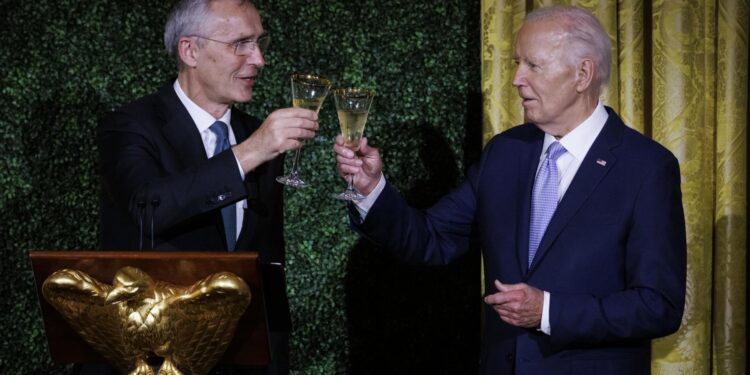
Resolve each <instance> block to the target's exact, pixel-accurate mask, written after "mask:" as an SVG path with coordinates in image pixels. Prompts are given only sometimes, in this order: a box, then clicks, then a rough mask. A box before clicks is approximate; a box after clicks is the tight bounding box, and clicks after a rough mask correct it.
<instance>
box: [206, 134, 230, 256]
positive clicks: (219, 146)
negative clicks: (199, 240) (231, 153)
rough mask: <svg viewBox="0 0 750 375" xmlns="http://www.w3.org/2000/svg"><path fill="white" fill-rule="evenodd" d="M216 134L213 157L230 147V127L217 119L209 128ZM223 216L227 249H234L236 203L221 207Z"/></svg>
mask: <svg viewBox="0 0 750 375" xmlns="http://www.w3.org/2000/svg"><path fill="white" fill-rule="evenodd" d="M209 129H210V130H211V131H212V132H213V133H214V134H216V148H215V149H214V154H213V155H212V156H211V157H214V156H216V155H218V154H219V153H220V152H222V151H224V150H226V149H228V148H229V129H228V128H227V124H225V123H223V122H221V121H216V122H214V123H213V124H212V125H211V127H210V128H209ZM221 217H222V218H223V219H224V235H225V236H226V239H227V249H228V250H229V251H234V248H235V246H236V244H237V211H236V208H235V205H234V204H230V205H229V206H226V207H224V208H222V209H221Z"/></svg>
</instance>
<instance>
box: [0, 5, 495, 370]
mask: <svg viewBox="0 0 750 375" xmlns="http://www.w3.org/2000/svg"><path fill="white" fill-rule="evenodd" d="M172 4H173V2H171V1H168V2H163V1H157V0H139V1H135V2H133V1H130V0H127V1H126V0H107V1H100V0H39V1H11V0H0V15H2V16H0V18H1V19H2V20H0V139H1V140H0V147H2V148H1V149H0V186H1V188H0V249H1V250H2V254H1V255H0V262H1V263H0V270H1V271H2V278H1V280H2V282H0V290H1V291H2V299H0V309H1V310H0V311H2V319H0V334H1V337H0V373H3V374H31V373H34V374H42V373H65V372H67V371H68V370H69V367H66V366H60V365H55V364H52V363H50V362H49V360H48V355H47V349H46V345H45V337H44V332H43V328H42V325H41V319H40V315H39V311H38V307H37V302H36V300H37V296H36V294H35V291H34V288H33V283H34V280H33V276H32V274H31V271H30V267H29V262H28V259H27V256H28V251H29V250H32V249H55V250H67V249H95V248H97V244H98V196H99V183H98V177H97V160H96V155H97V150H96V145H95V143H94V134H95V131H96V126H97V124H98V122H99V120H100V119H101V118H102V117H103V116H104V114H105V113H106V112H107V111H110V110H112V109H113V108H116V107H117V106H119V105H121V104H123V103H126V102H129V101H131V100H134V99H136V98H137V97H140V96H142V95H145V94H147V93H151V92H153V91H155V90H157V88H159V87H160V86H161V85H163V84H165V83H169V82H171V81H172V80H173V79H174V78H175V77H176V68H175V67H174V65H173V63H172V61H170V60H169V58H168V57H167V56H166V55H165V53H164V52H163V46H162V43H161V40H162V32H163V25H164V21H165V18H166V15H167V13H168V10H169V8H171V6H172ZM256 4H257V5H258V8H259V9H260V11H261V17H262V19H263V23H264V27H265V29H266V30H267V31H268V32H269V33H270V34H271V35H272V42H271V46H270V48H269V51H268V52H267V53H266V55H265V57H266V60H267V67H266V68H265V69H264V70H263V71H262V73H261V76H260V78H259V82H258V84H257V85H256V86H255V87H256V88H255V93H254V96H253V97H254V100H253V102H252V103H250V104H247V105H242V106H241V107H242V108H243V109H245V110H246V111H248V112H249V113H251V114H253V115H255V116H258V117H264V116H265V115H267V114H268V113H270V112H271V111H273V110H274V109H277V108H280V107H285V106H289V104H290V102H291V99H290V95H289V79H288V77H289V75H290V73H292V72H295V71H301V72H313V73H317V74H320V75H324V76H327V77H329V78H331V79H333V80H334V83H335V85H362V86H367V87H370V88H374V89H375V90H376V91H377V92H378V96H377V97H376V99H375V103H374V105H373V110H372V112H371V115H370V118H369V122H368V124H367V129H366V130H365V133H366V135H367V136H368V137H369V138H370V140H371V143H372V144H374V145H375V146H377V147H381V149H382V153H383V157H384V160H385V163H386V171H385V172H386V177H387V178H388V179H389V181H391V182H393V183H394V184H395V186H396V187H397V188H398V189H400V190H401V191H402V192H403V193H404V194H405V195H406V196H407V197H408V199H409V200H410V201H411V202H412V203H413V204H414V205H416V206H419V207H425V206H428V205H430V204H432V203H433V202H434V201H435V200H436V199H437V198H438V197H439V196H441V195H442V194H444V193H445V192H447V191H449V190H450V189H451V188H452V187H454V186H455V185H456V184H457V183H458V182H459V181H460V180H461V179H462V176H463V173H464V171H465V169H466V166H467V165H468V164H469V163H470V162H472V161H474V160H475V159H476V157H477V156H478V154H479V152H480V149H481V97H480V94H479V93H480V88H479V85H480V61H479V56H480V53H479V40H480V35H479V14H480V12H479V0H468V1H467V0H453V1H440V2H433V1H426V0H419V1H410V0H378V1H375V0H362V1H357V2H353V1H348V0H331V1H312V2H308V1H300V0H296V1H295V0H273V1H272V0H261V1H257V2H256ZM320 124H321V129H320V131H319V132H318V136H317V138H316V139H315V140H313V141H310V142H307V144H306V145H305V148H304V149H303V150H302V155H301V161H302V164H301V167H300V168H301V171H302V173H303V175H304V176H305V177H306V179H307V181H308V182H310V183H311V184H312V188H309V189H305V190H292V189H287V190H286V208H285V210H286V211H285V215H286V226H285V233H286V238H287V244H288V246H287V257H288V268H287V281H288V292H289V298H290V303H291V309H292V319H293V324H294V331H293V333H292V357H291V361H292V370H293V372H294V373H298V374H344V373H352V374H381V373H386V374H398V373H404V374H421V373H431V374H463V373H473V372H476V365H477V360H478V358H477V357H478V352H479V332H480V306H481V299H480V289H479V287H480V279H479V273H480V263H479V254H478V252H476V251H475V252H472V253H471V254H469V255H467V256H465V257H464V258H462V259H459V260H458V261H457V262H456V263H455V264H453V265H451V266H448V267H424V266H413V265H404V264H401V263H399V262H397V261H396V260H395V259H394V258H392V257H391V256H390V255H388V254H387V253H386V252H384V251H383V250H381V249H377V248H374V247H373V246H372V245H371V244H369V243H367V242H365V241H361V240H359V239H358V238H357V237H356V236H355V235H354V234H353V233H352V232H351V231H350V230H349V229H348V227H347V216H346V211H345V206H344V204H343V203H341V202H338V201H335V200H333V199H331V198H330V195H331V193H333V192H338V191H340V190H342V189H343V188H344V183H343V181H341V180H340V179H339V178H338V176H337V175H336V173H335V170H334V163H335V161H334V157H333V152H332V151H331V143H332V141H333V138H334V137H335V135H336V134H337V133H338V122H337V120H336V116H335V111H334V109H333V105H332V102H331V100H330V99H329V100H327V101H326V103H325V104H324V105H323V109H322V111H321V120H320ZM290 160H291V158H288V161H290Z"/></svg>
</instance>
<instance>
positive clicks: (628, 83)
mask: <svg viewBox="0 0 750 375" xmlns="http://www.w3.org/2000/svg"><path fill="white" fill-rule="evenodd" d="M552 4H564V5H576V6H579V7H582V8H585V9H588V10H589V11H591V12H592V13H593V14H594V15H596V16H597V18H599V20H600V21H601V22H602V24H603V26H604V28H605V30H606V31H607V32H608V33H609V36H610V41H611V42H612V78H611V81H610V84H609V87H608V88H607V90H606V91H605V92H604V93H603V94H602V97H601V98H602V101H603V102H604V103H605V104H606V105H608V106H610V107H612V108H614V109H615V111H617V112H618V113H619V114H620V115H621V117H622V118H623V120H624V121H625V122H626V123H627V124H628V125H630V126H631V127H633V128H634V129H636V130H638V131H640V132H642V133H643V134H645V135H647V136H649V137H651V138H653V139H655V140H656V141H658V142H659V143H661V144H662V145H664V146H665V147H667V148H668V149H670V150H671V151H672V152H673V153H674V154H675V156H677V158H678V159H679V161H680V168H681V173H682V193H683V205H684V208H685V219H686V225H687V243H688V280H687V299H686V306H685V315H684V317H683V322H682V326H681V327H680V330H679V331H678V332H677V333H675V334H673V335H671V336H668V337H664V338H661V339H657V340H654V341H653V344H652V345H653V352H652V366H651V367H652V372H653V373H654V374H708V373H713V374H732V375H733V374H744V373H745V372H746V368H745V353H746V338H745V336H746V329H745V324H746V323H745V303H746V301H745V299H746V298H745V296H746V294H745V289H746V270H745V265H746V251H747V249H746V248H747V233H746V228H747V217H746V215H747V168H748V167H747V134H746V131H747V130H746V129H747V126H748V110H747V106H748V28H749V27H748V20H749V19H750V10H749V8H750V6H749V5H748V2H747V0H726V1H717V0H691V1H685V0H682V1H678V0H663V1H659V0H656V1H641V0H620V1H614V0H602V1H595V0H593V1H528V0H482V7H481V12H482V13H481V27H482V30H481V39H482V40H481V48H482V51H481V52H482V94H483V110H484V117H483V133H482V134H483V140H484V141H485V142H486V141H487V140H488V139H489V138H490V137H492V136H493V135H494V134H496V133H498V132H501V131H503V130H506V129H508V128H510V127H512V126H515V125H518V124H520V123H521V122H522V121H523V111H522V107H521V103H520V101H519V98H518V93H517V91H516V89H515V88H514V87H513V86H512V84H511V82H512V80H513V74H514V73H515V64H514V63H513V45H514V41H515V34H516V32H517V31H518V29H519V28H520V26H521V23H522V21H523V17H524V16H525V15H526V14H527V13H528V12H530V11H531V10H533V9H535V8H537V7H541V6H545V5H552Z"/></svg>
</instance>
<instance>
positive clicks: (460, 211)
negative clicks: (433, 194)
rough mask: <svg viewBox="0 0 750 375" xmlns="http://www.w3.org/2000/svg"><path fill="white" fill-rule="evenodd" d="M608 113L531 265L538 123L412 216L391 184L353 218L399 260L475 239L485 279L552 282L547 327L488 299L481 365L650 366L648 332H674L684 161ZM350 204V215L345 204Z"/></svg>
mask: <svg viewBox="0 0 750 375" xmlns="http://www.w3.org/2000/svg"><path fill="white" fill-rule="evenodd" d="M607 111H608V112H609V119H608V121H607V123H606V124H605V126H604V128H603V129H602V132H601V133H600V134H599V136H598V137H597V139H596V141H595V142H594V143H593V145H592V147H591V149H590V150H589V152H588V154H587V155H586V158H585V160H584V161H583V163H582V164H581V166H580V168H579V170H578V172H577V173H576V175H575V177H574V179H573V181H572V182H571V185H570V187H569V188H568V190H567V192H566V193H565V195H564V196H563V198H562V200H561V202H560V204H559V206H558V208H557V211H556V212H555V214H554V216H553V217H552V219H551V221H550V223H549V226H548V228H547V231H546V233H545V234H544V237H543V238H542V241H541V244H540V246H539V250H538V252H537V255H536V257H535V259H534V262H533V263H532V265H531V267H529V266H528V265H527V263H528V261H527V254H528V241H529V217H530V206H531V190H532V186H533V184H534V177H535V174H536V170H537V165H538V163H539V156H540V155H541V150H542V144H543V140H544V133H542V131H540V130H539V129H538V128H537V127H536V126H534V125H533V124H524V125H521V126H517V127H515V128H513V129H510V130H508V131H506V132H504V133H502V134H500V135H497V136H496V137H494V138H493V139H492V140H491V141H490V142H489V143H488V144H487V146H486V148H485V150H484V152H483V154H482V157H481V160H480V161H479V162H478V163H477V165H475V166H473V167H472V168H471V169H470V170H469V172H468V175H467V178H466V180H465V181H464V182H463V183H462V184H461V185H460V186H459V187H458V188H457V189H456V190H454V191H453V192H451V193H450V194H448V195H447V196H445V197H444V198H443V199H441V200H440V201H439V202H438V203H437V204H436V205H435V206H433V207H432V208H430V209H428V210H426V211H424V212H420V211H417V210H413V209H411V208H409V207H408V206H407V204H406V202H405V201H404V200H403V198H401V196H400V195H398V193H396V192H395V190H394V189H393V187H392V186H391V185H390V184H388V185H386V188H385V190H384V191H383V193H382V194H381V196H380V197H379V198H378V199H377V201H376V202H375V204H374V205H373V207H372V208H371V210H370V211H369V213H368V216H367V217H366V219H365V221H364V222H359V221H360V220H359V219H358V215H357V216H355V215H352V221H353V225H354V227H355V228H356V229H357V230H358V231H360V232H361V233H362V234H364V235H365V236H367V237H368V238H370V239H372V240H374V241H375V242H377V243H379V244H380V245H382V246H383V247H386V248H388V249H393V250H395V251H396V253H397V254H398V255H400V256H401V257H403V258H404V259H406V260H408V261H413V262H421V263H431V264H445V263H448V262H450V261H451V260H453V259H455V258H456V257H458V256H460V255H461V254H462V253H463V252H465V251H467V249H468V248H469V242H470V241H471V240H478V241H479V243H480V245H481V248H482V251H483V254H484V271H485V290H486V291H487V293H494V292H495V291H496V288H495V287H494V285H493V281H494V280H495V279H497V280H500V281H501V282H503V283H508V284H513V283H521V282H523V283H527V284H529V285H531V286H534V287H537V288H539V289H542V290H545V291H548V292H550V296H551V297H550V318H549V319H550V325H551V335H550V336H548V335H546V334H544V333H541V332H538V331H537V330H535V329H522V328H517V327H513V326H510V325H508V324H506V323H504V322H503V321H502V320H500V319H499V317H498V316H497V313H496V312H495V311H494V310H492V309H491V308H490V307H489V306H486V307H485V316H486V319H485V327H484V338H483V341H484V342H483V345H482V353H481V358H480V363H481V368H482V372H483V373H485V374H511V373H516V374H576V375H577V374H623V375H625V374H628V375H631V374H647V373H648V372H649V366H650V339H651V338H655V337H659V336H664V335H667V334H669V333H672V332H674V331H676V330H677V328H678V327H679V325H680V321H681V318H682V313H683V306H684V300H685V277H686V243H685V223H684V215H683V210H682V202H681V192H680V171H679V165H678V163H677V160H676V159H675V157H674V156H673V155H672V154H671V153H670V152H669V151H668V150H666V149H665V148H663V147H662V146H660V145H659V144H658V143H656V142H654V141H652V140H650V139H648V138H646V137H645V136H643V135H641V134H639V133H638V132H636V131H634V130H632V129H630V128H628V127H627V126H625V125H624V124H623V122H622V120H620V118H619V117H618V116H617V115H616V114H615V113H614V111H612V110H611V109H610V108H607ZM352 213H353V214H354V212H352Z"/></svg>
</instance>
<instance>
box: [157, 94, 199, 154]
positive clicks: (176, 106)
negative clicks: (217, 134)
mask: <svg viewBox="0 0 750 375" xmlns="http://www.w3.org/2000/svg"><path fill="white" fill-rule="evenodd" d="M159 97H160V98H161V100H162V102H163V103H164V105H163V106H162V108H163V112H162V116H163V117H164V119H165V122H164V127H162V135H163V136H164V138H165V139H166V140H167V142H168V143H169V144H170V145H171V146H172V148H173V149H174V150H175V152H176V153H177V155H179V157H180V160H181V161H182V164H183V166H188V165H195V164H198V163H200V162H202V161H205V160H206V159H207V158H208V157H207V156H206V151H205V147H203V140H201V136H200V134H199V133H198V128H196V126H195V122H193V119H192V118H191V117H190V114H189V113H188V111H187V109H186V108H185V106H184V105H182V103H181V102H180V99H179V98H178V97H177V94H176V93H175V92H174V88H173V87H172V85H166V86H164V87H162V89H161V90H160V91H159Z"/></svg>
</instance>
